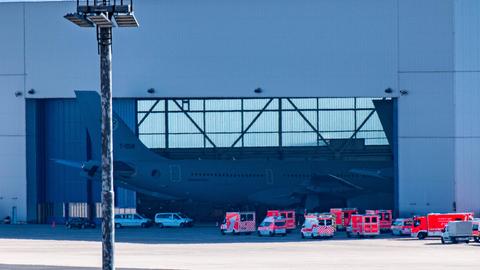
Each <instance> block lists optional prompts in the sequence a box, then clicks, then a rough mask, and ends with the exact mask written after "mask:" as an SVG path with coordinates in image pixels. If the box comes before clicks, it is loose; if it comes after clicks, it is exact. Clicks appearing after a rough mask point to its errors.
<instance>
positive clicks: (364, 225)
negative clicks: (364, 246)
mask: <svg viewBox="0 0 480 270" xmlns="http://www.w3.org/2000/svg"><path fill="white" fill-rule="evenodd" d="M379 234H380V219H379V216H377V215H371V214H365V215H352V217H351V219H350V224H349V225H348V227H347V237H348V238H350V237H352V236H358V237H364V236H369V237H375V236H377V235H379Z"/></svg>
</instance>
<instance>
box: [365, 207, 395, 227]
mask: <svg viewBox="0 0 480 270" xmlns="http://www.w3.org/2000/svg"><path fill="white" fill-rule="evenodd" d="M365 214H370V215H377V216H378V217H379V218H380V232H389V231H390V230H391V227H392V221H393V216H392V210H366V211H365Z"/></svg>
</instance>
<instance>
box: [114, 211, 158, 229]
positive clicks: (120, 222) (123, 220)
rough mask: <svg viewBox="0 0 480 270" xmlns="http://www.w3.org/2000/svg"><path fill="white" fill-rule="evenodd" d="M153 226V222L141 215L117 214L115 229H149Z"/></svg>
mask: <svg viewBox="0 0 480 270" xmlns="http://www.w3.org/2000/svg"><path fill="white" fill-rule="evenodd" d="M151 225H152V220H151V219H149V218H146V217H143V216H141V215H140V214H116V215H115V228H117V229H119V228H123V227H142V228H147V227H150V226H151Z"/></svg>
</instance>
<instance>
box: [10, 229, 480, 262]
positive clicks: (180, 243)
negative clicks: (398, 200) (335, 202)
mask: <svg viewBox="0 0 480 270" xmlns="http://www.w3.org/2000/svg"><path fill="white" fill-rule="evenodd" d="M100 239H101V231H100V229H85V230H78V229H71V230H68V229H66V228H65V227H64V226H61V225H59V226H56V227H55V228H52V227H51V226H48V225H0V269H17V270H33V269H35V270H58V269H66V270H91V269H92V270H93V269H100V268H99V267H100V265H101V242H100ZM116 240H117V243H116V246H115V248H116V250H115V252H116V257H115V260H116V266H117V269H120V270H123V269H124V270H127V269H128V270H130V269H277V270H278V269H361V270H363V269H365V270H366V269H368V270H372V269H382V270H385V269H399V270H400V269H401V270H405V269H437V270H442V269H476V268H478V266H479V264H480V258H479V255H478V254H479V251H480V244H478V243H470V244H469V245H468V244H455V245H442V244H441V243H440V240H439V239H434V238H433V239H427V240H423V241H421V240H417V239H413V238H410V237H393V236H391V235H389V234H385V235H381V236H380V237H376V238H373V239H371V238H361V239H356V238H354V239H348V238H346V236H345V233H343V232H339V233H338V235H336V236H335V237H334V238H333V239H328V240H317V239H315V240H309V239H308V240H307V239H301V238H300V234H299V232H298V231H294V232H292V233H291V234H289V235H287V236H285V237H280V236H277V237H259V236H257V235H255V234H252V235H221V234H220V233H219V230H218V229H217V228H215V227H208V226H203V227H193V228H164V229H159V228H147V229H142V228H124V229H119V230H117V231H116Z"/></svg>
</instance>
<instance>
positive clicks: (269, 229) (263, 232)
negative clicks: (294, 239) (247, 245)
mask: <svg viewBox="0 0 480 270" xmlns="http://www.w3.org/2000/svg"><path fill="white" fill-rule="evenodd" d="M257 232H258V235H259V236H274V235H281V236H285V235H287V225H286V222H285V218H284V217H276V216H275V217H273V216H270V217H266V218H265V219H264V220H263V221H262V223H260V225H259V226H258V228H257Z"/></svg>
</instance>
